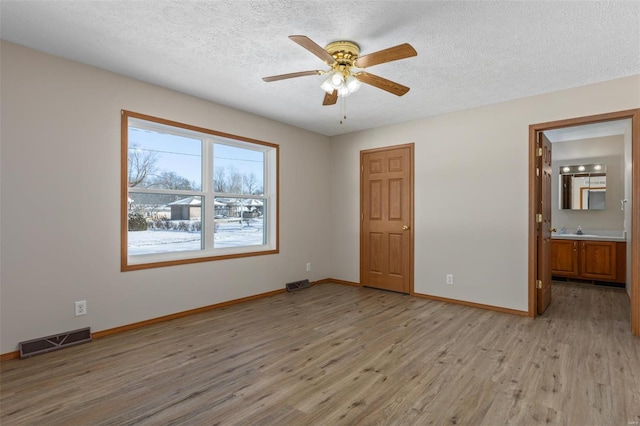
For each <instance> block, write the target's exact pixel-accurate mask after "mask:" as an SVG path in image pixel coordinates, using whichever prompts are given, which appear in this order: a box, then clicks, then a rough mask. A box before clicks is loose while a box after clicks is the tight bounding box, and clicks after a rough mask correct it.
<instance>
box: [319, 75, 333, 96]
mask: <svg viewBox="0 0 640 426" xmlns="http://www.w3.org/2000/svg"><path fill="white" fill-rule="evenodd" d="M320 87H321V88H322V90H324V91H325V92H327V93H328V94H332V93H333V91H334V90H335V89H334V88H333V85H332V84H331V77H329V78H327V79H326V80H325V81H324V82H323V83H322V84H321V85H320Z"/></svg>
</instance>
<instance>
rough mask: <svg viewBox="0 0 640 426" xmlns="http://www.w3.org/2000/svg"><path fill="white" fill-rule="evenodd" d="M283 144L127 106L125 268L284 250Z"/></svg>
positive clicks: (124, 131) (124, 130) (124, 141)
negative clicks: (281, 230) (280, 197)
mask: <svg viewBox="0 0 640 426" xmlns="http://www.w3.org/2000/svg"><path fill="white" fill-rule="evenodd" d="M278 156H279V147H278V145H275V144H272V143H268V142H263V141H257V140H253V139H248V138H243V137H240V136H235V135H229V134H225V133H221V132H217V131H214V130H208V129H203V128H199V127H195V126H190V125H187V124H182V123H177V122H173V121H169V120H164V119H160V118H156V117H150V116H147V115H143V114H138V113H134V112H130V111H122V176H121V180H122V219H121V220H122V225H121V239H122V241H121V260H122V270H123V271H126V270H135V269H144V268H153V267H160V266H170V265H176V264H183V263H193V262H203V261H210V260H219V259H228V258H235V257H244V256H256V255H265V254H273V253H277V252H278V193H277V190H278Z"/></svg>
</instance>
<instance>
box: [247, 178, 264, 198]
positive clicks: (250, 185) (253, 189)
mask: <svg viewBox="0 0 640 426" xmlns="http://www.w3.org/2000/svg"><path fill="white" fill-rule="evenodd" d="M243 179H244V189H245V192H244V194H252V195H260V194H262V192H263V191H262V185H261V182H260V181H258V178H257V177H256V175H255V173H251V174H250V175H249V176H246V175H245V176H243Z"/></svg>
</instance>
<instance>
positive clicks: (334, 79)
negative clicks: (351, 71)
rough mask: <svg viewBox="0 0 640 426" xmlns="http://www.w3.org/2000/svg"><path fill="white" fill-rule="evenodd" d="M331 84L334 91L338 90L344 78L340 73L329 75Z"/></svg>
mask: <svg viewBox="0 0 640 426" xmlns="http://www.w3.org/2000/svg"><path fill="white" fill-rule="evenodd" d="M331 84H332V85H333V87H334V88H335V89H339V88H341V87H342V85H343V84H344V76H343V75H342V73H340V72H337V71H336V72H334V73H333V74H332V75H331Z"/></svg>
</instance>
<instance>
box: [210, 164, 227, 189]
mask: <svg viewBox="0 0 640 426" xmlns="http://www.w3.org/2000/svg"><path fill="white" fill-rule="evenodd" d="M213 190H214V191H215V192H228V191H227V171H226V169H225V168H224V167H216V168H215V170H214V171H213Z"/></svg>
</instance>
